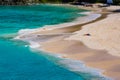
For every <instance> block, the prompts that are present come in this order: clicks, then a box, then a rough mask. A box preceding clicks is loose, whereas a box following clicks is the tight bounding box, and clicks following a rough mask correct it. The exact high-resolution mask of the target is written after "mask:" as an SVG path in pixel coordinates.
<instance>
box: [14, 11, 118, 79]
mask: <svg viewBox="0 0 120 80" xmlns="http://www.w3.org/2000/svg"><path fill="white" fill-rule="evenodd" d="M101 18H102V19H104V18H106V13H105V15H102V17H100V18H97V19H96V20H93V21H90V22H88V23H84V24H79V25H73V26H74V27H73V26H70V27H64V28H63V27H62V28H55V29H54V28H53V29H50V30H49V28H48V30H47V29H43V31H40V30H38V31H37V32H36V31H34V30H33V32H32V33H31V31H30V34H32V35H31V36H32V37H33V36H35V35H38V36H39V37H41V38H45V39H47V40H46V41H45V42H44V41H43V42H40V41H38V43H35V44H36V46H33V47H32V48H39V49H40V50H41V48H40V47H42V49H44V51H46V52H50V53H53V54H54V53H55V54H61V55H62V54H64V55H65V56H63V58H66V57H67V58H70V59H75V60H80V61H84V63H85V64H87V66H91V67H94V68H98V69H101V68H99V67H98V66H97V67H96V66H93V65H91V64H89V61H86V60H84V59H85V58H86V56H87V57H88V58H89V56H90V55H93V56H94V55H97V56H98V55H99V54H98V53H101V52H102V53H103V54H101V55H104V54H105V55H108V54H107V53H106V51H104V50H102V51H99V50H93V49H90V48H88V47H87V46H85V45H84V44H83V43H82V42H80V41H75V40H65V39H66V38H68V37H69V36H71V35H73V34H66V33H73V32H75V31H79V30H80V29H81V26H84V25H89V24H92V23H96V22H98V21H100V20H102V19H101ZM75 27H76V28H75ZM50 28H51V27H50ZM24 32H25V31H23V32H21V33H19V35H20V34H22V33H24ZM62 32H63V33H65V34H58V33H62ZM38 33H39V34H42V35H43V36H42V35H39V34H38ZM53 33H54V34H53ZM28 34H29V32H28V33H27V34H23V35H20V37H19V38H18V37H17V38H16V39H21V40H23V41H28V40H29V39H31V36H26V35H28ZM47 34H51V35H47ZM55 34H56V35H55ZM44 35H45V37H44ZM46 36H47V37H46ZM25 37H27V39H25ZM36 37H37V36H36ZM22 38H23V39H22ZM34 38H35V37H34ZM45 39H44V40H45ZM41 41H42V40H41ZM28 42H29V41H28ZM33 43H34V42H33ZM60 43H61V44H60ZM56 45H59V46H56ZM76 45H77V47H78V48H77V47H76V48H77V49H75V48H73V47H75V46H76ZM68 48H69V49H68ZM80 48H81V49H80ZM70 49H71V50H75V52H74V51H71V50H70ZM79 49H80V50H82V49H83V51H82V52H81V51H79ZM68 53H69V54H68ZM73 53H76V55H73ZM78 53H86V54H78ZM80 56H82V57H81V58H80ZM94 65H96V64H94ZM102 70H104V69H102ZM103 75H108V74H106V72H104V73H103ZM108 77H110V76H109V75H108ZM116 80H117V79H116Z"/></svg>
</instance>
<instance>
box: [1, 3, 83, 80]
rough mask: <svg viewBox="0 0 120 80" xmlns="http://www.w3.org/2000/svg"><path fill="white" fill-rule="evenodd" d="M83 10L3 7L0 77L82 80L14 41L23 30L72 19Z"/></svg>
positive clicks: (49, 6) (13, 79) (54, 7)
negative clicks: (15, 36)
mask: <svg viewBox="0 0 120 80" xmlns="http://www.w3.org/2000/svg"><path fill="white" fill-rule="evenodd" d="M82 11H83V10H79V9H77V8H73V7H59V6H51V5H36V6H35V5H34V6H0V80H83V79H82V77H81V76H79V75H77V74H76V73H73V72H71V71H68V70H67V69H65V68H62V67H59V66H57V65H55V64H54V62H52V61H49V60H48V59H47V58H45V57H44V56H42V55H40V54H37V53H35V52H32V51H31V50H30V49H29V48H28V47H25V43H23V42H20V41H14V40H13V37H14V35H13V34H16V33H17V32H18V31H19V30H20V29H26V28H38V27H43V26H44V25H52V24H58V23H63V22H68V21H72V20H73V19H75V18H76V17H78V16H82V15H80V14H78V12H82ZM41 53H43V52H41Z"/></svg>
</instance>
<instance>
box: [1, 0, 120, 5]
mask: <svg viewBox="0 0 120 80" xmlns="http://www.w3.org/2000/svg"><path fill="white" fill-rule="evenodd" d="M69 2H89V3H96V2H101V3H106V0H0V5H25V4H33V3H69ZM113 2H114V4H120V0H113Z"/></svg>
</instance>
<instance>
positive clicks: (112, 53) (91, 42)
mask: <svg viewBox="0 0 120 80" xmlns="http://www.w3.org/2000/svg"><path fill="white" fill-rule="evenodd" d="M116 9H118V7H114V8H113V7H112V8H110V7H109V8H108V9H107V10H111V11H113V10H116ZM119 9H120V7H119ZM102 13H104V12H102ZM81 26H82V29H81ZM80 29H81V30H80ZM76 30H78V31H76ZM74 31H76V32H74ZM73 32H74V33H73ZM63 33H69V34H63ZM34 34H35V35H38V34H42V35H45V36H47V37H49V38H48V39H47V40H46V41H44V42H40V41H39V40H38V41H37V42H39V43H40V45H41V47H40V49H41V48H42V49H43V50H44V51H47V52H51V53H55V54H63V57H64V58H66V57H67V58H72V59H75V60H81V61H83V62H85V64H86V65H88V66H91V67H93V68H99V69H102V70H104V72H103V74H104V75H106V76H108V77H111V78H113V79H114V80H120V13H113V14H110V15H108V16H107V18H105V19H103V20H99V21H93V23H88V24H84V26H83V25H77V26H71V27H67V28H60V29H53V30H44V31H42V32H38V31H37V33H34ZM47 34H49V35H47ZM52 34H54V35H55V34H59V35H58V36H57V35H56V36H53V35H52ZM88 34H89V35H88ZM22 36H23V35H22ZM22 36H20V38H24V37H25V36H23V37H22ZM39 37H40V36H39ZM42 38H43V37H42ZM23 40H24V39H23Z"/></svg>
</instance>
